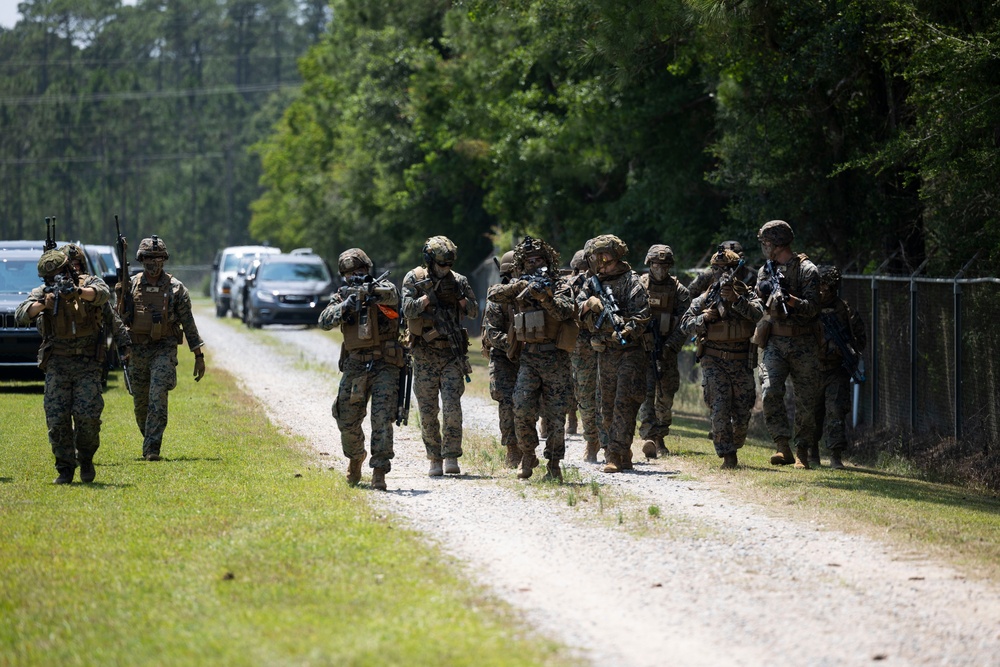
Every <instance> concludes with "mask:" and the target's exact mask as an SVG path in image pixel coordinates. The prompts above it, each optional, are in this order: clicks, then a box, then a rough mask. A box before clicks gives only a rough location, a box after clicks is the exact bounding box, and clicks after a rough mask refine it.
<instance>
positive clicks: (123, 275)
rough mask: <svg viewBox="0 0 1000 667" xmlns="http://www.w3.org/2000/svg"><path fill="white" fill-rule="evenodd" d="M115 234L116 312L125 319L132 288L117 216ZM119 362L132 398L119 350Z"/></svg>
mask: <svg viewBox="0 0 1000 667" xmlns="http://www.w3.org/2000/svg"><path fill="white" fill-rule="evenodd" d="M115 232H116V233H117V234H118V238H117V239H116V240H115V253H116V254H117V255H118V270H117V274H118V280H117V283H116V284H115V291H119V290H120V293H121V296H120V297H118V303H117V304H116V307H115V310H117V311H118V316H119V317H121V318H122V319H125V314H126V313H130V312H132V286H131V285H130V284H129V278H130V276H129V272H128V239H126V238H125V237H124V236H122V228H121V225H120V224H119V223H118V216H117V215H115ZM118 360H119V361H120V362H121V365H122V377H123V378H125V389H126V390H128V393H129V395H130V396H131V395H132V380H130V379H129V376H128V359H126V358H125V355H124V354H122V351H121V350H118Z"/></svg>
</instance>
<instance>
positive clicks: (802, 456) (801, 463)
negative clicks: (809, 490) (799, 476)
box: [795, 447, 809, 470]
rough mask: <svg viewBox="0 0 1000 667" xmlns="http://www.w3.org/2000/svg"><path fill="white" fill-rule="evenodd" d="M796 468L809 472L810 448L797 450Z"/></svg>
mask: <svg viewBox="0 0 1000 667" xmlns="http://www.w3.org/2000/svg"><path fill="white" fill-rule="evenodd" d="M795 467H796V468H799V469H800V470H809V448H808V447H796V448H795Z"/></svg>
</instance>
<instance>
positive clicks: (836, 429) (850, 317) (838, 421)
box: [815, 267, 868, 467]
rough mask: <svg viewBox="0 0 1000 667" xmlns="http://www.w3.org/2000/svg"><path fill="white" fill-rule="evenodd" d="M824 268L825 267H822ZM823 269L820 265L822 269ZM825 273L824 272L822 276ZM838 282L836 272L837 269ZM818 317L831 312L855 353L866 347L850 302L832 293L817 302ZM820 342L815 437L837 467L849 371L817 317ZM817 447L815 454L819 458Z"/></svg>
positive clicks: (844, 439)
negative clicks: (829, 298)
mask: <svg viewBox="0 0 1000 667" xmlns="http://www.w3.org/2000/svg"><path fill="white" fill-rule="evenodd" d="M824 268H825V267H824ZM822 272H823V270H822V269H821V273H822ZM825 278H826V275H825V274H823V279H825ZM837 282H838V283H839V272H838V273H837ZM820 306H821V307H822V310H821V311H820V317H821V318H822V317H824V316H828V315H833V316H834V317H836V319H837V320H838V321H839V323H840V327H841V329H842V331H844V332H847V334H848V337H849V338H850V343H851V345H852V346H853V348H854V350H855V351H857V352H858V353H860V352H862V351H863V350H864V349H865V345H866V344H867V342H868V336H867V334H866V333H865V324H864V321H863V320H862V319H861V316H860V315H859V314H858V313H857V311H855V310H854V309H853V308H851V306H850V305H849V304H848V303H847V302H846V301H844V300H843V299H841V298H840V297H839V296H836V295H834V297H833V301H832V303H829V304H827V303H824V302H823V301H821V302H820ZM817 332H818V336H817V338H818V339H819V340H820V345H819V364H820V387H819V392H820V396H819V399H818V400H817V401H816V438H815V442H816V443H818V442H819V440H820V436H824V437H825V438H826V446H827V449H829V450H830V453H831V464H832V465H834V467H839V465H838V464H839V463H840V457H841V456H842V455H843V451H844V449H846V448H847V415H848V414H850V412H851V374H850V372H849V371H848V370H847V369H846V368H845V367H844V357H843V355H842V353H841V351H840V348H839V347H837V345H836V344H835V343H834V342H833V341H832V340H830V338H829V337H828V336H827V335H826V334H825V332H824V329H823V324H822V323H821V321H819V320H818V321H817ZM818 454H819V453H818V451H817V452H816V456H817V458H818Z"/></svg>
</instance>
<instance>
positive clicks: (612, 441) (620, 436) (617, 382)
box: [597, 346, 646, 455]
mask: <svg viewBox="0 0 1000 667" xmlns="http://www.w3.org/2000/svg"><path fill="white" fill-rule="evenodd" d="M598 358H599V364H600V378H599V382H600V386H599V387H598V389H597V391H598V392H600V395H601V401H600V405H598V406H597V409H598V410H599V413H598V417H597V423H598V429H599V431H600V438H601V446H602V447H607V448H608V451H609V452H614V453H615V454H622V455H624V454H626V453H628V452H630V451H631V449H632V436H633V435H635V417H636V414H637V413H638V412H639V405H640V404H641V403H642V399H643V398H644V397H645V390H646V353H645V352H643V350H642V348H639V347H633V348H627V349H624V350H621V349H616V348H612V347H610V346H609V347H608V349H607V350H605V351H604V352H601V353H600V354H599V355H598Z"/></svg>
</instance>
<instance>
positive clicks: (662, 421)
mask: <svg viewBox="0 0 1000 667" xmlns="http://www.w3.org/2000/svg"><path fill="white" fill-rule="evenodd" d="M646 360H647V362H648V369H647V371H646V399H645V400H644V401H643V402H642V405H641V406H639V421H640V422H641V423H640V424H639V435H640V436H642V438H643V439H644V440H652V439H654V438H662V437H664V436H666V435H667V434H668V433H670V424H671V423H672V422H673V420H674V394H676V393H677V390H678V389H680V388H681V374H680V372H679V371H678V370H677V353H676V352H671V351H670V350H668V349H666V348H664V349H663V353H662V354H661V355H660V380H659V382H657V381H656V373H655V372H654V370H653V364H652V362H651V359H650V357H649V355H648V354H647V355H646Z"/></svg>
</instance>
